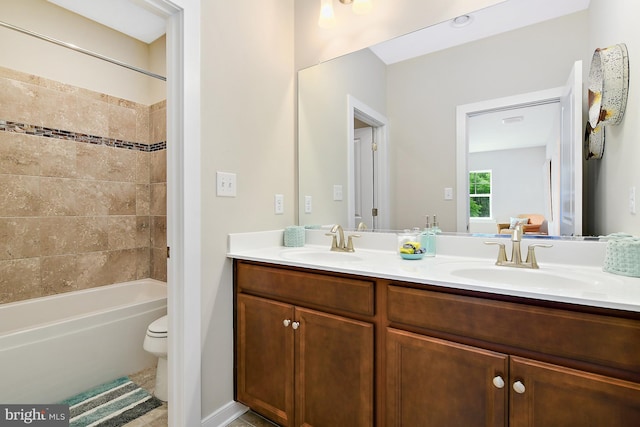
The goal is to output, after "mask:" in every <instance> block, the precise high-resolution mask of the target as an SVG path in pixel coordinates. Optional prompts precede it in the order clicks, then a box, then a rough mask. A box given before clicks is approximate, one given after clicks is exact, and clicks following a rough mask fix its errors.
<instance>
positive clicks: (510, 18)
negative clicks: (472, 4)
mask: <svg viewBox="0 0 640 427" xmlns="http://www.w3.org/2000/svg"><path fill="white" fill-rule="evenodd" d="M589 2H590V0H535V1H532V0H507V1H504V2H502V3H498V4H496V5H494V6H491V7H488V8H485V9H482V10H479V11H477V12H473V13H470V14H469V16H470V17H471V20H470V23H469V24H468V25H466V26H462V27H456V26H455V25H453V22H452V21H446V22H442V23H440V24H437V25H432V26H430V27H427V28H424V29H422V30H419V31H415V32H413V33H409V34H407V35H404V36H401V37H396V38H394V39H391V40H389V41H386V42H383V43H380V44H377V45H375V46H373V47H371V48H370V49H371V50H372V51H373V52H374V53H375V54H376V55H377V56H378V57H379V58H380V59H381V60H382V61H383V62H384V63H386V64H393V63H396V62H400V61H404V60H407V59H410V58H414V57H416V56H421V55H426V54H428V53H432V52H436V51H439V50H443V49H446V48H449V47H453V46H458V45H461V44H464V43H468V42H472V41H474V40H480V39H483V38H485V37H490V36H493V35H496V34H500V33H504V32H506V31H511V30H515V29H518V28H522V27H526V26H528V25H532V24H536V23H539V22H542V21H546V20H549V19H553V18H558V17H560V16H564V15H568V14H571V13H575V12H578V11H581V10H585V9H587V8H588V7H589ZM374 7H375V5H374Z"/></svg>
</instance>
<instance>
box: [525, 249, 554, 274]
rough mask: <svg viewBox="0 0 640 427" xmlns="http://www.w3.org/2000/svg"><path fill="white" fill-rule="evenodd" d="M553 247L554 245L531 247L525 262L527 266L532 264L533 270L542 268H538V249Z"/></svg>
mask: <svg viewBox="0 0 640 427" xmlns="http://www.w3.org/2000/svg"><path fill="white" fill-rule="evenodd" d="M551 247H553V245H546V244H543V243H534V244H531V245H529V248H528V250H527V259H526V261H525V264H531V268H540V267H539V266H538V261H537V260H536V251H535V249H536V248H551Z"/></svg>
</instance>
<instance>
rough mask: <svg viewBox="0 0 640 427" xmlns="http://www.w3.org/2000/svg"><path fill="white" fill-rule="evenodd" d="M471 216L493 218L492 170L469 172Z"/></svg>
mask: <svg viewBox="0 0 640 427" xmlns="http://www.w3.org/2000/svg"><path fill="white" fill-rule="evenodd" d="M469 217H471V218H491V171H490V170H484V171H471V172H469Z"/></svg>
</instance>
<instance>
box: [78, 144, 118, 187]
mask: <svg viewBox="0 0 640 427" xmlns="http://www.w3.org/2000/svg"><path fill="white" fill-rule="evenodd" d="M109 148H110V147H106V146H104V145H94V144H86V143H79V144H78V145H77V146H76V172H77V177H78V178H84V179H99V180H108V179H109Z"/></svg>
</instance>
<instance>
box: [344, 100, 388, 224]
mask: <svg viewBox="0 0 640 427" xmlns="http://www.w3.org/2000/svg"><path fill="white" fill-rule="evenodd" d="M354 118H358V119H360V120H362V121H364V122H365V123H367V124H369V125H371V126H372V127H373V132H374V134H373V135H374V141H376V142H377V144H378V169H379V170H378V178H379V179H378V211H379V215H378V226H377V227H376V228H377V229H381V230H386V229H388V228H389V224H390V218H389V214H390V211H391V207H390V202H389V188H390V183H389V156H388V153H389V121H388V120H387V118H386V117H385V116H384V115H382V114H380V113H378V112H377V111H376V110H374V109H373V108H371V107H369V106H368V105H367V104H365V103H364V102H362V101H360V100H358V99H357V98H355V97H354V96H352V95H349V94H347V123H348V126H347V194H348V197H347V227H348V228H351V229H353V228H355V227H356V223H355V213H356V210H355V205H354V200H353V197H352V195H353V194H354V192H355V171H354V151H353V143H352V142H353V138H354V129H353V120H354Z"/></svg>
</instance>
